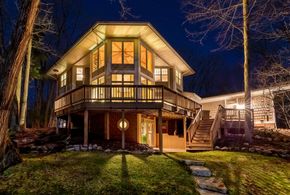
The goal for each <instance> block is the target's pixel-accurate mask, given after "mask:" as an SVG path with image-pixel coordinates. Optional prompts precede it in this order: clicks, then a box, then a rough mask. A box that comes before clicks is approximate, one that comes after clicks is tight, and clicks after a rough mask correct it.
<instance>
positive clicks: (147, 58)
mask: <svg viewBox="0 0 290 195" xmlns="http://www.w3.org/2000/svg"><path fill="white" fill-rule="evenodd" d="M140 50H141V59H140V61H141V67H143V68H145V69H146V70H148V71H149V72H153V55H152V52H151V51H149V50H148V49H147V48H145V47H144V46H142V45H141V49H140Z"/></svg>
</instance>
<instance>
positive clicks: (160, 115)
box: [157, 109, 163, 153]
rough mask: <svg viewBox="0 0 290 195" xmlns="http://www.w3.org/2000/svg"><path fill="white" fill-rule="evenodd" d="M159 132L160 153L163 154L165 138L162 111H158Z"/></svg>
mask: <svg viewBox="0 0 290 195" xmlns="http://www.w3.org/2000/svg"><path fill="white" fill-rule="evenodd" d="M157 130H158V134H159V151H160V152H161V153H162V152H163V136H162V110H161V109H159V110H158V124H157Z"/></svg>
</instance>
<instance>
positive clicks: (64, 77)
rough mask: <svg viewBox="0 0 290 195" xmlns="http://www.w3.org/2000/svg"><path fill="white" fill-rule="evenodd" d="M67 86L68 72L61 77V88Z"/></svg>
mask: <svg viewBox="0 0 290 195" xmlns="http://www.w3.org/2000/svg"><path fill="white" fill-rule="evenodd" d="M64 86H66V72H65V73H63V74H62V75H61V76H60V87H64Z"/></svg>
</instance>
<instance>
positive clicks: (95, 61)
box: [91, 45, 105, 72]
mask: <svg viewBox="0 0 290 195" xmlns="http://www.w3.org/2000/svg"><path fill="white" fill-rule="evenodd" d="M104 66H105V45H102V46H101V47H99V48H98V49H96V50H95V51H94V52H93V55H92V67H91V68H92V72H94V71H96V70H98V69H99V68H102V67H104Z"/></svg>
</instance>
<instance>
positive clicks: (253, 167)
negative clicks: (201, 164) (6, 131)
mask: <svg viewBox="0 0 290 195" xmlns="http://www.w3.org/2000/svg"><path fill="white" fill-rule="evenodd" d="M179 158H187V159H198V160H204V161H205V162H206V165H207V166H208V167H210V168H211V169H212V170H213V173H214V174H215V175H217V176H220V177H223V178H224V181H225V183H226V185H227V187H228V188H229V190H230V194H259V195H260V194H261V195H263V194H269V195H270V194H279V195H280V194H290V163H289V162H287V161H285V160H283V159H280V158H275V157H266V156H261V155H256V154H250V153H238V152H222V151H212V152H199V153H174V154H166V155H152V156H145V155H129V154H126V155H125V154H112V153H109V154H108V153H101V152H90V153H89V152H64V153H57V154H51V155H48V156H44V157H33V156H25V157H24V162H23V163H22V164H19V165H17V166H14V167H12V168H9V169H8V170H6V171H5V172H4V175H3V176H2V178H1V179H0V194H156V193H158V194H195V191H194V184H193V183H192V177H191V175H190V174H189V173H188V172H187V171H185V169H184V167H183V166H182V165H180V164H179V163H178V162H176V161H175V159H179Z"/></svg>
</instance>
